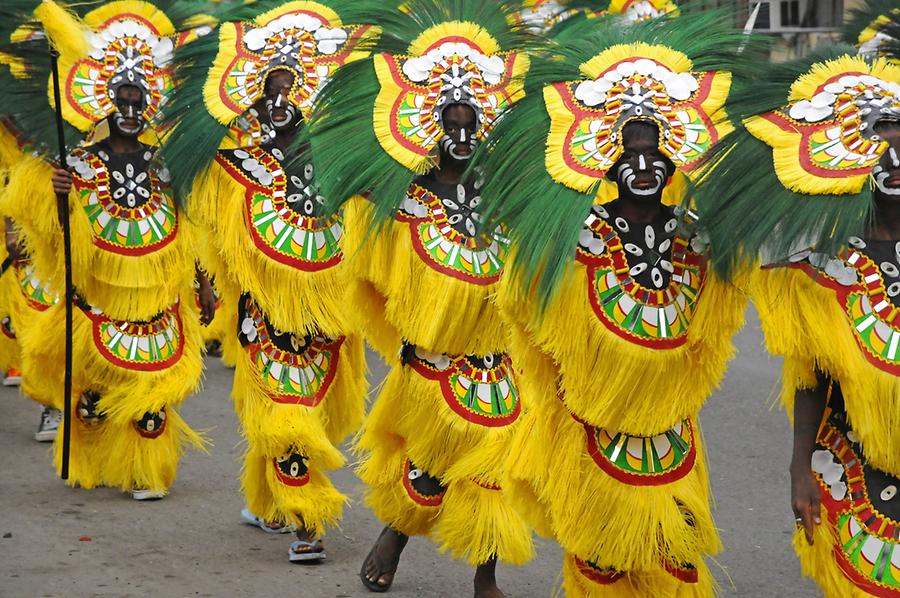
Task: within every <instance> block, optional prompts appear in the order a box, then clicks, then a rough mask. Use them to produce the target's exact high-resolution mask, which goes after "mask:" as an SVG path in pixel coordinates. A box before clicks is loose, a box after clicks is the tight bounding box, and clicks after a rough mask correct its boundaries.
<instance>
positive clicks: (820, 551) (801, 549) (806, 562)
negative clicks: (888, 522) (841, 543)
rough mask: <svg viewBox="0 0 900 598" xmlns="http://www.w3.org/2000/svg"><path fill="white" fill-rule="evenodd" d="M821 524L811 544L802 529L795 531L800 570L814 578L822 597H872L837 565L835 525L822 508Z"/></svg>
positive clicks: (795, 545) (795, 544)
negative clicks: (833, 526) (830, 521)
mask: <svg viewBox="0 0 900 598" xmlns="http://www.w3.org/2000/svg"><path fill="white" fill-rule="evenodd" d="M821 519H822V523H821V524H820V525H817V526H816V531H815V533H814V536H813V539H814V541H815V543H814V544H813V545H812V546H810V545H809V544H808V543H807V542H806V535H805V534H804V531H803V529H802V528H801V529H797V530H796V531H794V542H793V544H794V551H795V552H796V553H797V557H798V558H799V559H800V570H801V571H802V572H803V575H805V576H806V577H811V578H812V579H813V580H815V582H816V584H817V585H818V586H819V589H820V590H822V593H823V594H824V596H825V598H871V596H872V595H871V594H869V593H868V592H864V591H863V590H861V589H859V588H858V587H856V585H854V584H853V582H851V581H850V580H849V579H848V578H847V576H845V575H844V574H843V572H842V571H841V570H840V568H839V567H838V564H837V562H835V560H834V551H835V550H836V549H839V547H838V539H837V537H836V536H835V531H834V528H832V527H831V525H829V523H828V514H827V512H826V510H825V507H822V511H821Z"/></svg>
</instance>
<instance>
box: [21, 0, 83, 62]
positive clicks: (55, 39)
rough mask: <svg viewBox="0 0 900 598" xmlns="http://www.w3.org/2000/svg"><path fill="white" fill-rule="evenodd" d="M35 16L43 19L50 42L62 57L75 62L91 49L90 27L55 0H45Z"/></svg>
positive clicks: (35, 11)
mask: <svg viewBox="0 0 900 598" xmlns="http://www.w3.org/2000/svg"><path fill="white" fill-rule="evenodd" d="M34 16H36V17H37V18H38V19H40V21H41V25H42V26H43V29H44V31H45V32H46V34H47V37H48V38H50V42H51V43H52V44H53V46H54V47H55V48H56V49H57V50H58V51H59V54H60V58H63V57H66V59H68V60H70V61H72V62H74V61H75V60H78V59H79V58H82V57H85V56H87V54H88V52H90V51H91V47H90V44H89V42H88V37H89V36H90V34H91V31H90V28H89V27H88V25H87V24H86V23H84V22H83V21H82V20H81V19H79V18H78V16H77V15H76V14H74V13H72V12H70V11H68V10H66V9H65V8H63V7H62V6H60V5H59V4H57V3H56V2H53V0H44V1H43V2H41V4H40V5H38V7H37V8H35V9H34Z"/></svg>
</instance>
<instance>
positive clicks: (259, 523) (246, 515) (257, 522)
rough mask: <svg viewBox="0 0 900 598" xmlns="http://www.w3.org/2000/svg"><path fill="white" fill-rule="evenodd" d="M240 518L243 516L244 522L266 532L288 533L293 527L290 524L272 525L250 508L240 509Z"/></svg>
mask: <svg viewBox="0 0 900 598" xmlns="http://www.w3.org/2000/svg"><path fill="white" fill-rule="evenodd" d="M241 518H243V520H244V522H245V523H248V524H250V525H252V526H254V527H258V528H259V529H261V530H262V531H264V532H266V533H267V534H289V533H291V532H293V531H294V527H293V526H292V525H282V526H281V527H272V526H270V525H269V524H268V523H266V522H265V521H263V520H262V519H260V518H259V517H257V516H256V515H254V514H253V513H251V512H250V509H246V508H245V509H244V510H242V511H241Z"/></svg>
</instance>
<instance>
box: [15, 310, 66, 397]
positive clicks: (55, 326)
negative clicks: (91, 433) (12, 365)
mask: <svg viewBox="0 0 900 598" xmlns="http://www.w3.org/2000/svg"><path fill="white" fill-rule="evenodd" d="M26 309H27V310H28V311H30V312H31V317H29V318H28V321H27V322H23V324H24V325H23V326H22V327H21V328H20V329H19V331H18V333H17V336H18V338H19V343H20V347H21V352H22V386H21V388H20V390H21V391H22V392H23V393H24V394H25V395H27V396H29V397H31V398H32V399H34V400H35V401H37V402H38V403H40V404H42V405H45V406H49V407H53V408H55V409H62V408H63V395H64V388H63V382H64V380H63V377H64V375H65V368H64V367H63V365H64V364H65V359H66V352H65V351H66V344H65V342H66V339H65V337H66V324H65V322H66V320H65V306H64V305H62V304H60V303H57V304H56V305H54V306H52V307H50V308H49V309H47V310H46V311H42V312H39V311H36V310H32V309H31V308H26ZM24 311H25V310H18V313H21V312H24ZM19 321H22V318H20V319H19ZM76 367H77V366H76ZM73 395H74V396H77V395H76V394H75V393H74V392H73Z"/></svg>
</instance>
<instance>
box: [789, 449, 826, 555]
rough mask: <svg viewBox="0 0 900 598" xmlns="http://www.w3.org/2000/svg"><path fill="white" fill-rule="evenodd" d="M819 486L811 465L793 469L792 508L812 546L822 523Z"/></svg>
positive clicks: (798, 523)
mask: <svg viewBox="0 0 900 598" xmlns="http://www.w3.org/2000/svg"><path fill="white" fill-rule="evenodd" d="M820 504H821V498H820V495H819V484H818V482H816V478H815V476H814V475H813V472H812V469H811V468H810V466H809V464H807V465H806V466H805V467H803V466H799V467H791V508H792V509H793V510H794V518H795V519H796V522H797V525H802V526H803V531H804V533H805V534H806V541H807V542H808V543H809V544H810V546H812V544H813V541H814V538H815V530H816V526H817V525H819V524H820V523H822V521H821V518H820V517H819V513H820V510H819V506H820Z"/></svg>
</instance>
